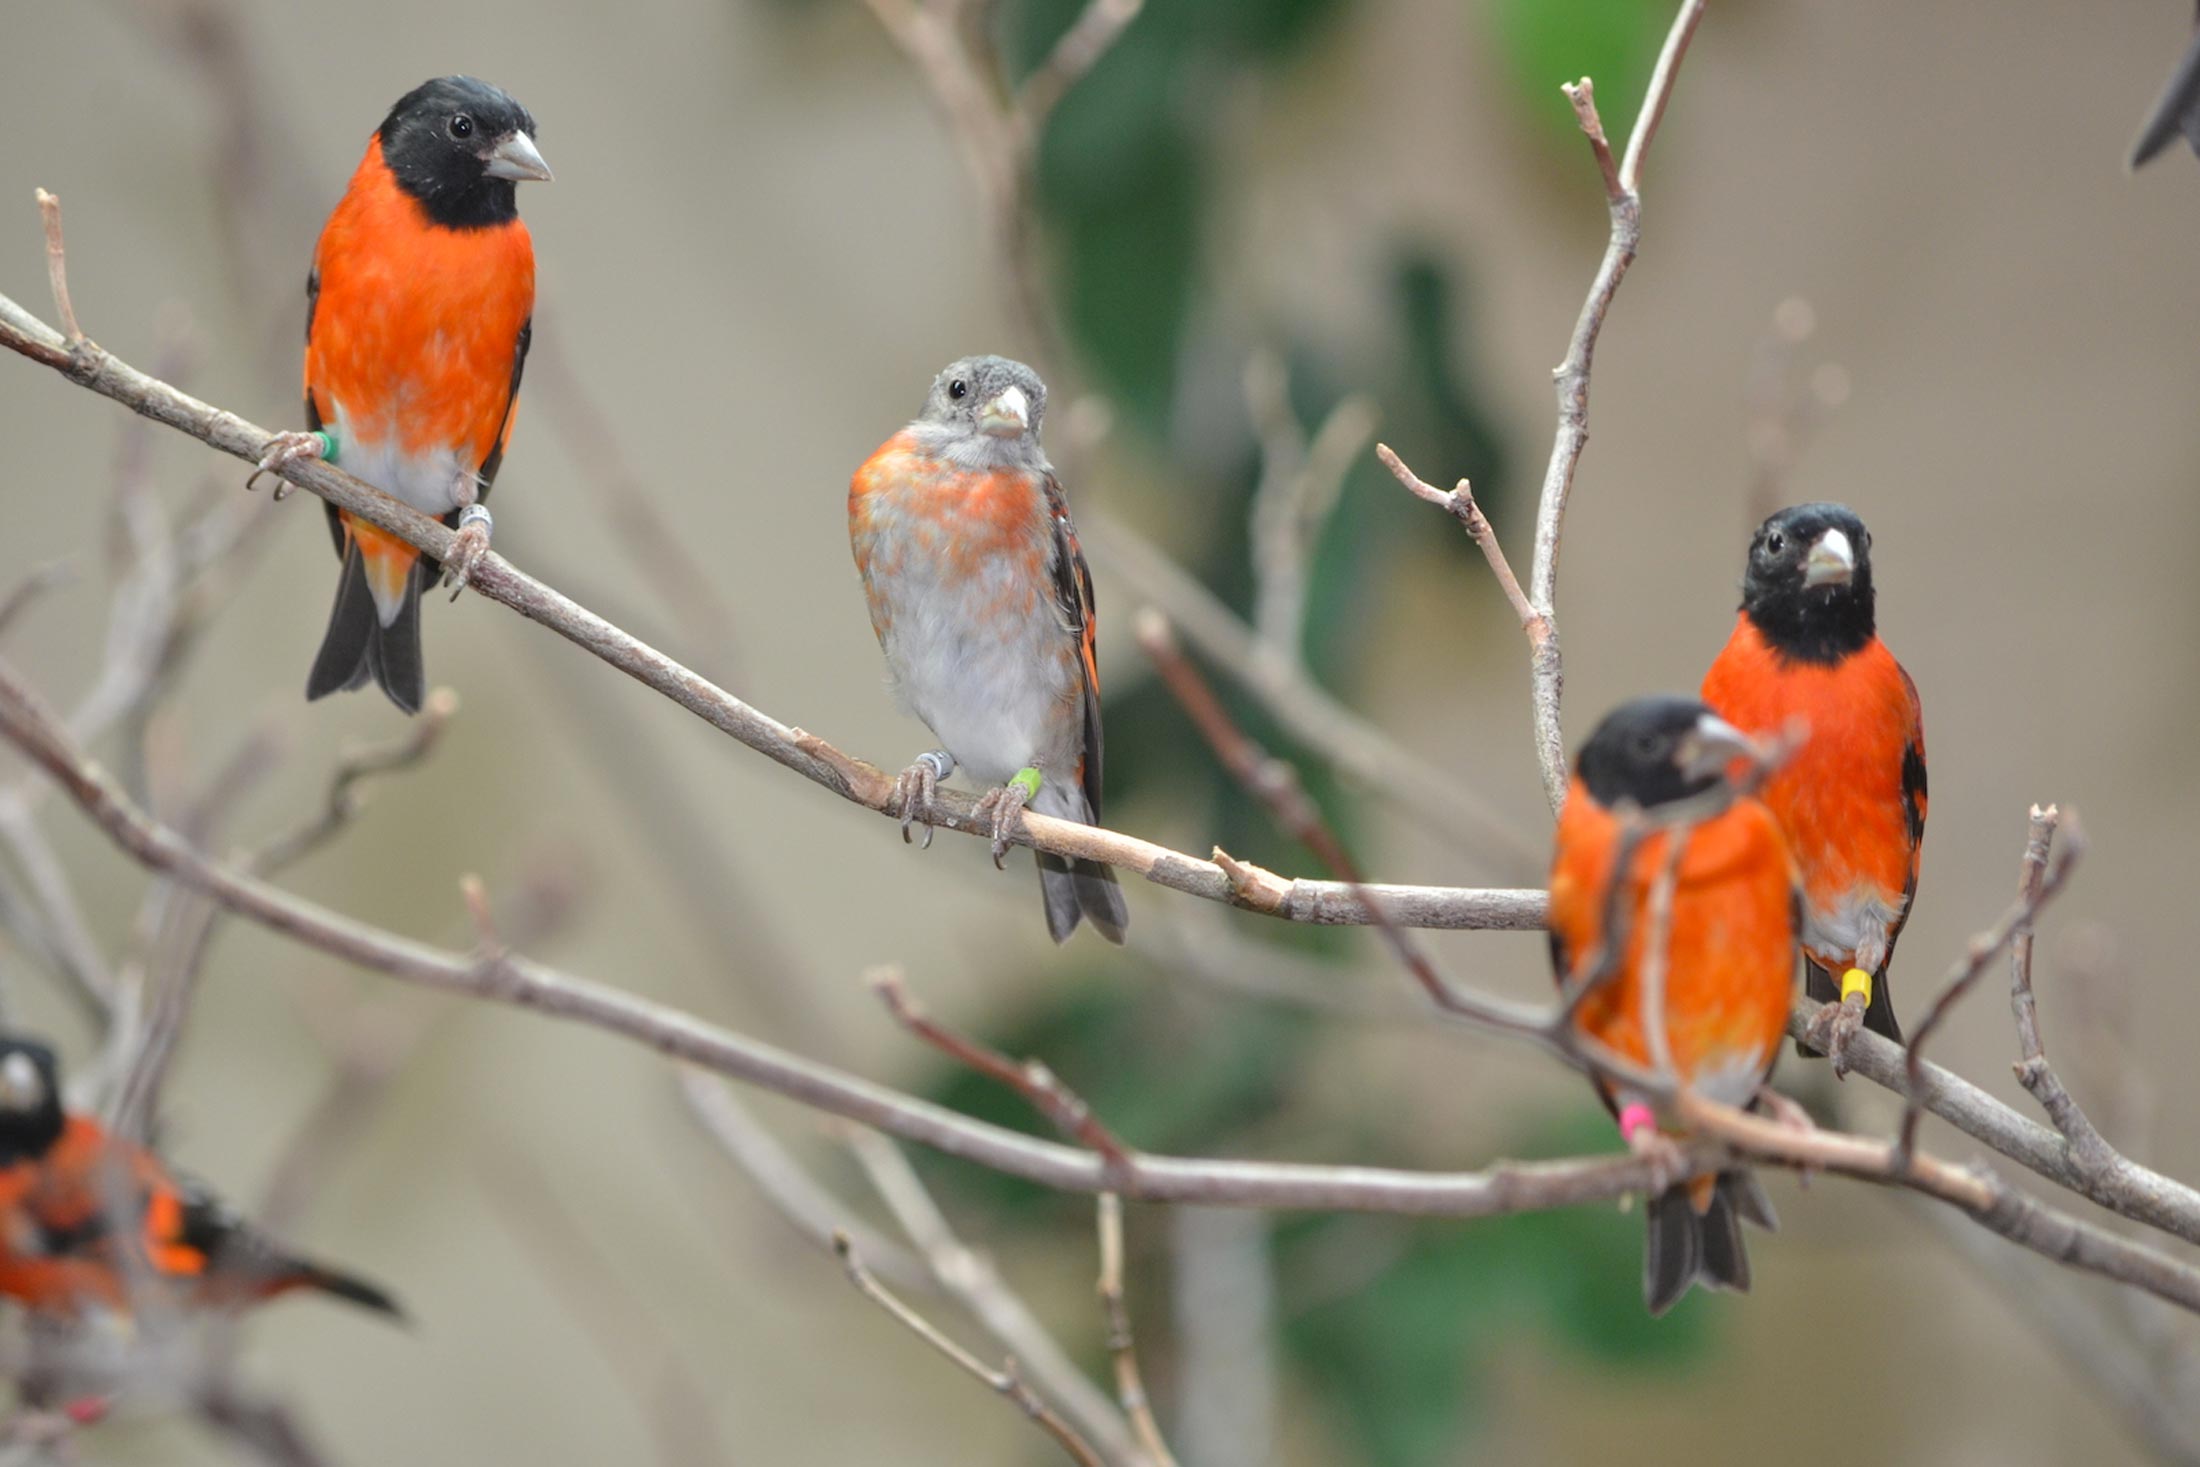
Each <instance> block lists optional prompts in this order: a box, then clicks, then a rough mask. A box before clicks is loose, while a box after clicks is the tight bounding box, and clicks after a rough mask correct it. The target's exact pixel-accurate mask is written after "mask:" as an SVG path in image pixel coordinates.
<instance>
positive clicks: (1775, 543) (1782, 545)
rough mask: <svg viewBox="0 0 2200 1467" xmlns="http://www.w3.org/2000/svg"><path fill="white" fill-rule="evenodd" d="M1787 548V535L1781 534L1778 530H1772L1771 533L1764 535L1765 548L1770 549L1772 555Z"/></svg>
mask: <svg viewBox="0 0 2200 1467" xmlns="http://www.w3.org/2000/svg"><path fill="white" fill-rule="evenodd" d="M1787 548H1788V542H1787V536H1785V535H1783V534H1781V533H1780V532H1779V531H1778V530H1774V531H1773V532H1772V533H1771V534H1769V535H1767V536H1765V549H1767V550H1769V551H1771V552H1772V553H1773V554H1774V555H1778V554H1779V553H1780V552H1781V551H1783V550H1785V549H1787Z"/></svg>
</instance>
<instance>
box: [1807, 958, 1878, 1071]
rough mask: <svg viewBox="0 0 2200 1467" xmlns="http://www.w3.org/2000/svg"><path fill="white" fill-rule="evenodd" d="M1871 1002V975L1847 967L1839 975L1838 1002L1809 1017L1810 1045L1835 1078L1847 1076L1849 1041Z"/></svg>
mask: <svg viewBox="0 0 2200 1467" xmlns="http://www.w3.org/2000/svg"><path fill="white" fill-rule="evenodd" d="M1871 1003H1872V975H1871V974H1869V973H1867V972H1865V971H1864V970H1863V969H1862V968H1851V969H1849V970H1848V971H1847V972H1845V973H1843V974H1842V975H1841V999H1840V1002H1838V1003H1829V1004H1827V1005H1826V1006H1825V1007H1824V1008H1822V1009H1820V1010H1819V1011H1818V1017H1817V1018H1815V1019H1813V1020H1811V1024H1810V1033H1809V1036H1808V1038H1809V1043H1810V1046H1811V1047H1812V1048H1813V1049H1815V1050H1817V1051H1818V1052H1819V1053H1820V1054H1823V1055H1824V1056H1825V1057H1826V1059H1827V1061H1828V1062H1829V1063H1831V1064H1832V1066H1833V1077H1834V1078H1835V1079H1836V1080H1843V1079H1847V1078H1848V1073H1849V1061H1848V1048H1849V1041H1850V1040H1851V1039H1853V1038H1855V1037H1856V1031H1857V1030H1859V1029H1861V1028H1863V1027H1864V1011H1865V1010H1866V1009H1869V1008H1870V1007H1871Z"/></svg>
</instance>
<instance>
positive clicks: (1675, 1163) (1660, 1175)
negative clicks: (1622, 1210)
mask: <svg viewBox="0 0 2200 1467" xmlns="http://www.w3.org/2000/svg"><path fill="white" fill-rule="evenodd" d="M1627 1149H1628V1150H1629V1151H1631V1152H1633V1153H1634V1155H1635V1156H1636V1157H1637V1158H1638V1159H1639V1160H1642V1161H1646V1162H1648V1163H1649V1164H1650V1195H1651V1196H1653V1197H1655V1196H1656V1195H1657V1194H1658V1193H1660V1192H1663V1191H1664V1190H1665V1189H1666V1188H1668V1187H1670V1186H1672V1185H1673V1184H1674V1183H1675V1182H1678V1181H1679V1180H1681V1179H1682V1178H1683V1177H1685V1176H1687V1175H1688V1152H1687V1150H1686V1149H1685V1148H1684V1147H1683V1146H1682V1145H1681V1143H1680V1142H1679V1140H1678V1139H1676V1138H1674V1137H1672V1136H1668V1135H1666V1134H1665V1133H1664V1132H1663V1131H1661V1130H1659V1129H1658V1128H1657V1127H1656V1126H1654V1125H1649V1126H1637V1127H1635V1128H1633V1129H1632V1130H1630V1131H1629V1132H1628V1133H1627Z"/></svg>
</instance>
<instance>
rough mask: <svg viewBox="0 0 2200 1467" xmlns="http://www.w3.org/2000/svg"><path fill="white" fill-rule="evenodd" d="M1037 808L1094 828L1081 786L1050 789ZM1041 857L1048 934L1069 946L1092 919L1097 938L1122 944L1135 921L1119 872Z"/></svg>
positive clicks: (1043, 853) (1046, 855)
mask: <svg viewBox="0 0 2200 1467" xmlns="http://www.w3.org/2000/svg"><path fill="white" fill-rule="evenodd" d="M1034 804H1035V805H1036V806H1037V807H1038V808H1039V809H1040V810H1041V812H1042V813H1043V814H1047V815H1053V816H1056V817H1058V818H1060V819H1063V820H1076V821H1080V822H1082V823H1084V824H1087V825H1090V824H1091V823H1092V812H1091V809H1090V808H1089V807H1088V806H1087V805H1086V804H1085V796H1084V792H1083V791H1081V790H1079V789H1078V788H1077V787H1076V786H1075V785H1068V786H1063V785H1056V784H1048V785H1045V786H1043V787H1042V788H1041V789H1040V792H1039V798H1038V799H1037V800H1036V801H1034ZM1038 857H1039V890H1040V893H1041V895H1043V896H1044V897H1045V898H1046V907H1047V931H1048V933H1050V934H1051V935H1052V936H1053V938H1054V940H1055V941H1056V942H1067V941H1069V935H1070V934H1071V933H1072V932H1075V931H1076V930H1077V924H1078V923H1079V922H1080V921H1083V920H1088V919H1089V920H1090V921H1091V923H1092V927H1093V930H1094V931H1095V932H1097V933H1099V934H1100V935H1101V936H1102V937H1104V938H1106V939H1107V940H1108V941H1110V942H1112V943H1117V944H1120V943H1121V942H1122V941H1123V933H1124V929H1126V928H1127V927H1129V926H1130V920H1131V917H1130V911H1129V909H1128V908H1126V907H1125V906H1124V904H1123V888H1122V886H1121V885H1120V884H1118V883H1117V881H1116V879H1115V872H1114V870H1113V869H1112V868H1111V867H1108V866H1106V865H1103V864H1102V863H1100V862H1098V861H1070V860H1065V859H1063V858H1062V857H1060V856H1056V855H1051V854H1049V853H1048V852H1046V851H1040V852H1038Z"/></svg>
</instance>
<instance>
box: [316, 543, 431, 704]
mask: <svg viewBox="0 0 2200 1467" xmlns="http://www.w3.org/2000/svg"><path fill="white" fill-rule="evenodd" d="M429 565H430V562H429V561H428V560H427V559H426V557H422V558H421V559H420V560H418V561H415V562H414V564H413V568H412V570H411V572H410V573H409V574H408V575H407V576H406V578H405V600H404V602H403V604H402V605H400V606H399V607H398V609H397V615H396V617H395V618H394V619H393V620H392V621H391V622H390V624H389V625H388V626H384V625H382V617H381V614H380V611H379V609H378V608H377V607H376V606H375V604H374V590H373V588H372V587H371V586H369V585H368V583H367V562H366V557H365V556H364V555H362V554H361V553H360V550H359V542H358V541H357V540H351V541H349V542H348V543H347V544H346V545H345V547H344V570H343V574H342V575H341V576H340V577H339V578H338V580H337V582H336V605H335V607H334V608H333V609H331V610H330V612H329V617H328V631H327V633H326V634H325V635H324V636H323V637H322V638H321V652H320V655H319V656H317V657H315V658H314V659H313V671H312V672H311V673H309V674H308V675H307V677H306V697H307V698H308V699H313V698H322V697H326V696H327V695H328V694H330V693H335V692H349V691H350V690H352V689H353V688H363V687H365V686H366V684H367V679H368V678H370V677H371V678H373V679H374V680H375V681H376V682H377V683H379V684H381V687H382V691H383V692H385V693H387V694H389V696H390V701H391V702H392V703H395V704H396V705H397V706H398V707H400V708H402V709H404V710H405V711H406V712H407V713H418V712H419V711H420V704H421V701H422V699H423V698H425V697H426V696H427V681H428V675H427V668H426V665H425V664H424V663H423V662H422V661H421V657H420V591H421V586H422V583H423V578H424V575H425V573H426V571H427V569H428V567H429Z"/></svg>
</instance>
